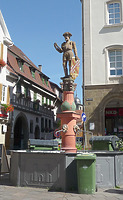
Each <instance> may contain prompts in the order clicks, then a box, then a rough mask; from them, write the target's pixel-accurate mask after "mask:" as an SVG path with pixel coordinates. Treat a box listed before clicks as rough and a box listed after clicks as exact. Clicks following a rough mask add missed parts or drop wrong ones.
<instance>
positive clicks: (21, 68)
mask: <svg viewBox="0 0 123 200" xmlns="http://www.w3.org/2000/svg"><path fill="white" fill-rule="evenodd" d="M17 62H18V66H19V68H20V70H21V71H22V72H23V61H22V60H19V59H17Z"/></svg>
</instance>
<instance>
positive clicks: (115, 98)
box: [99, 93, 123, 133]
mask: <svg viewBox="0 0 123 200" xmlns="http://www.w3.org/2000/svg"><path fill="white" fill-rule="evenodd" d="M121 101H123V95H121V94H120V93H117V94H116V93H110V95H107V96H105V97H104V99H103V101H102V102H101V103H100V110H99V118H100V121H101V122H102V123H101V126H100V130H99V132H102V133H105V108H107V107H110V106H112V107H113V105H115V107H118V104H117V105H116V103H115V102H121ZM113 102H114V104H113Z"/></svg>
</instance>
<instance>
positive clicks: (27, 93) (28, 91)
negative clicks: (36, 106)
mask: <svg viewBox="0 0 123 200" xmlns="http://www.w3.org/2000/svg"><path fill="white" fill-rule="evenodd" d="M24 94H25V97H26V98H31V96H30V90H29V88H28V87H25V88H24Z"/></svg>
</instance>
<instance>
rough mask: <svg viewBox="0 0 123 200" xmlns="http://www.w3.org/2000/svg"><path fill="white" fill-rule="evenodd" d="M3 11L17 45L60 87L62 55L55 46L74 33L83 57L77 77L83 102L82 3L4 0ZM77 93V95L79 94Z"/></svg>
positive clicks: (0, 1) (1, 0) (77, 0)
mask: <svg viewBox="0 0 123 200" xmlns="http://www.w3.org/2000/svg"><path fill="white" fill-rule="evenodd" d="M0 9H1V12H2V14H3V17H4V20H5V23H6V25H7V28H8V31H9V34H10V36H11V39H12V41H13V43H14V44H15V45H16V46H17V47H18V48H20V49H21V50H22V51H23V52H24V53H25V54H26V55H27V56H28V57H29V58H30V59H31V60H32V62H33V63H34V64H35V65H36V66H38V65H39V64H41V65H42V72H43V73H45V74H46V75H47V76H48V77H50V81H52V82H54V83H56V84H58V85H59V86H60V84H59V83H60V82H61V79H60V77H63V76H64V71H63V67H62V54H60V53H58V52H57V51H56V50H55V48H54V46H53V44H54V42H56V43H57V44H58V45H59V46H61V43H62V42H64V37H63V33H64V32H66V31H69V32H71V33H72V37H71V40H72V41H75V42H76V46H77V52H78V57H79V58H80V61H81V63H80V72H79V76H78V77H77V78H76V80H75V83H77V96H78V97H79V98H80V99H81V102H82V20H81V19H82V17H81V2H80V0H19V1H18V0H0ZM75 94H76V93H75Z"/></svg>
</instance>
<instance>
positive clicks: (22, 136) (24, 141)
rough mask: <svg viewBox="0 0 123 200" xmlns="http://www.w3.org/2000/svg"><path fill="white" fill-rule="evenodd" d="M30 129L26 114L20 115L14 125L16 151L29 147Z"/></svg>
mask: <svg viewBox="0 0 123 200" xmlns="http://www.w3.org/2000/svg"><path fill="white" fill-rule="evenodd" d="M28 139H29V128H28V120H27V117H26V115H25V114H24V113H19V114H18V115H17V117H16V119H15V123H14V149H26V148H27V147H28Z"/></svg>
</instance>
